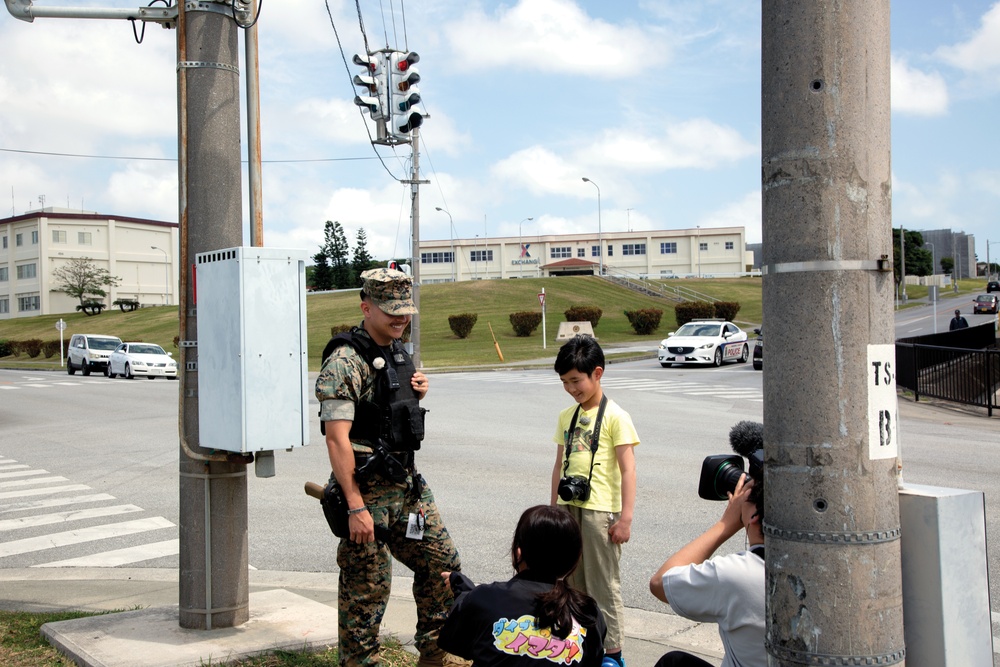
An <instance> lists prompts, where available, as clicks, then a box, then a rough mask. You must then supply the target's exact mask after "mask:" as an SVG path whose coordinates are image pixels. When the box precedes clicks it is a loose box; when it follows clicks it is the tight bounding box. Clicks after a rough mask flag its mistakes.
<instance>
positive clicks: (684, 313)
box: [674, 301, 715, 327]
mask: <svg viewBox="0 0 1000 667" xmlns="http://www.w3.org/2000/svg"><path fill="white" fill-rule="evenodd" d="M674 314H675V316H676V317H677V326H678V327H682V326H684V325H685V324H687V323H688V322H690V321H691V320H702V319H705V318H707V317H715V306H713V305H712V304H711V303H709V302H708V301H681V302H680V303H679V304H677V305H676V306H674Z"/></svg>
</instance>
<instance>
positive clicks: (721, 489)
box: [698, 456, 743, 500]
mask: <svg viewBox="0 0 1000 667" xmlns="http://www.w3.org/2000/svg"><path fill="white" fill-rule="evenodd" d="M742 474H743V457H742V456H709V457H708V458H706V459H705V462H704V463H703V464H702V467H701V478H700V481H699V483H698V496H699V497H701V498H704V499H705V500H726V499H727V498H728V494H730V493H732V492H733V491H735V490H736V485H737V484H738V483H739V481H740V475H742Z"/></svg>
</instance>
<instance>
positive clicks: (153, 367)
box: [104, 343, 177, 380]
mask: <svg viewBox="0 0 1000 667" xmlns="http://www.w3.org/2000/svg"><path fill="white" fill-rule="evenodd" d="M104 374H105V375H107V376H108V377H109V378H113V377H117V376H119V375H121V376H122V377H123V378H128V379H130V380H131V379H132V378H134V377H135V376H137V375H145V376H146V377H148V378H149V379H150V380H154V379H156V378H170V379H172V380H176V379H177V362H176V361H174V360H173V357H171V356H170V353H168V352H164V351H163V348H162V347H160V346H159V345H154V344H153V343H122V344H121V345H119V346H118V347H116V348H115V351H114V352H112V353H111V358H110V359H109V360H108V367H107V368H106V369H105V370H104Z"/></svg>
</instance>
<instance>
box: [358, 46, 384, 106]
mask: <svg viewBox="0 0 1000 667" xmlns="http://www.w3.org/2000/svg"><path fill="white" fill-rule="evenodd" d="M353 60H354V64H355V65H360V66H361V67H364V68H365V71H364V72H363V73H362V74H357V75H355V76H354V85H355V86H361V87H362V88H363V89H364V92H363V93H362V94H361V95H357V96H355V98H354V103H355V104H357V105H358V106H359V107H362V108H365V109H367V110H368V113H370V114H371V117H372V120H382V119H384V118H385V115H386V114H385V111H384V109H383V105H384V102H383V99H384V97H385V83H386V74H385V58H384V56H383V55H382V54H381V53H373V54H372V55H370V56H362V55H355V56H354V59H353Z"/></svg>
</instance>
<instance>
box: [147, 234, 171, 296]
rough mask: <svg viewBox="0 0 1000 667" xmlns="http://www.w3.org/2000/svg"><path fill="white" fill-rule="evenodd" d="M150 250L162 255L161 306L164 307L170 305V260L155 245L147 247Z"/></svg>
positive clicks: (165, 252) (164, 251)
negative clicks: (157, 251)
mask: <svg viewBox="0 0 1000 667" xmlns="http://www.w3.org/2000/svg"><path fill="white" fill-rule="evenodd" d="M149 249H150V250H159V251H160V252H162V253H163V304H164V305H165V306H169V305H170V258H169V257H168V255H167V251H166V250H164V249H163V248H158V247H156V246H155V245H151V246H149Z"/></svg>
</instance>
